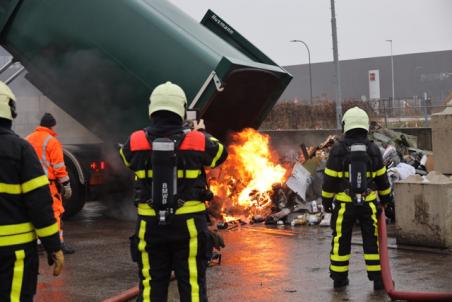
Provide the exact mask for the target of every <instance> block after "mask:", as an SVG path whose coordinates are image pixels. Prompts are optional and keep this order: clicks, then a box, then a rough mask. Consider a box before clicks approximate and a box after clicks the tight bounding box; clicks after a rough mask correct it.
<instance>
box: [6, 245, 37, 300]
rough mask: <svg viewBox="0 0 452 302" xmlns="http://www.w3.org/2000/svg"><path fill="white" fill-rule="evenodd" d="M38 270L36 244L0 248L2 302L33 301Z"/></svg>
mask: <svg viewBox="0 0 452 302" xmlns="http://www.w3.org/2000/svg"><path fill="white" fill-rule="evenodd" d="M38 269H39V257H38V252H37V247H36V242H32V243H28V244H22V245H16V246H6V247H0V301H2V302H8V301H9V302H31V301H33V296H34V295H35V293H36V284H37V282H38Z"/></svg>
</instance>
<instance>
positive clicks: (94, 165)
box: [89, 161, 105, 172]
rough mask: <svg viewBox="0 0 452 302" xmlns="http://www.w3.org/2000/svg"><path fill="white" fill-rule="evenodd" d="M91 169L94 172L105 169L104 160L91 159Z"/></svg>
mask: <svg viewBox="0 0 452 302" xmlns="http://www.w3.org/2000/svg"><path fill="white" fill-rule="evenodd" d="M89 167H90V168H91V170H93V171H95V172H99V171H102V170H105V162H104V161H93V162H91V163H90V164H89Z"/></svg>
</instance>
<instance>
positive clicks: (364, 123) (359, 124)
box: [342, 107, 369, 133]
mask: <svg viewBox="0 0 452 302" xmlns="http://www.w3.org/2000/svg"><path fill="white" fill-rule="evenodd" d="M342 125H343V128H344V133H345V132H347V131H349V130H352V129H356V128H361V129H364V130H366V131H369V116H368V115H367V113H366V111H364V110H362V109H361V108H359V107H353V108H350V109H348V110H347V111H346V112H345V113H344V116H343V117H342Z"/></svg>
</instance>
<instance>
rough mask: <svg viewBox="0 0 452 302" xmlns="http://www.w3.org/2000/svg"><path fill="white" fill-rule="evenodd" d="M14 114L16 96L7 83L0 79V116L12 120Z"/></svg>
mask: <svg viewBox="0 0 452 302" xmlns="http://www.w3.org/2000/svg"><path fill="white" fill-rule="evenodd" d="M16 115H17V114H16V96H15V95H14V93H13V92H12V91H11V89H9V87H8V85H6V84H5V83H3V82H2V81H0V118H5V119H8V120H13V118H15V117H16Z"/></svg>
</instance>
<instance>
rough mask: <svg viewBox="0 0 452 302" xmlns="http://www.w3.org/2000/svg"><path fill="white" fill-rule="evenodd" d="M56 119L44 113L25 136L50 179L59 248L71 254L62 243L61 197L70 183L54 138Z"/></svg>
mask: <svg viewBox="0 0 452 302" xmlns="http://www.w3.org/2000/svg"><path fill="white" fill-rule="evenodd" d="M55 126H56V120H55V118H54V117H53V115H52V114H50V113H45V114H44V115H43V116H42V118H41V122H40V125H39V126H38V127H37V128H36V130H35V131H34V132H33V133H31V134H30V135H28V136H27V140H28V142H29V143H30V144H31V145H32V146H33V147H34V149H35V151H36V153H37V155H38V157H39V160H40V161H41V165H42V168H43V169H44V172H45V173H46V175H47V177H48V178H49V181H50V192H51V193H52V198H53V205H52V207H53V212H54V216H55V219H56V220H57V222H58V229H59V232H60V240H61V248H62V250H63V253H64V254H73V253H74V252H75V251H74V250H73V249H72V248H70V247H69V246H68V245H67V244H65V243H64V236H63V222H62V220H61V216H62V215H63V213H64V206H63V199H65V200H67V199H69V198H71V196H72V189H71V183H70V181H69V175H68V172H67V170H66V165H65V163H64V156H63V147H62V145H61V143H60V141H59V140H58V139H57V138H56V136H57V133H55V131H54V130H53V127H55Z"/></svg>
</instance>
